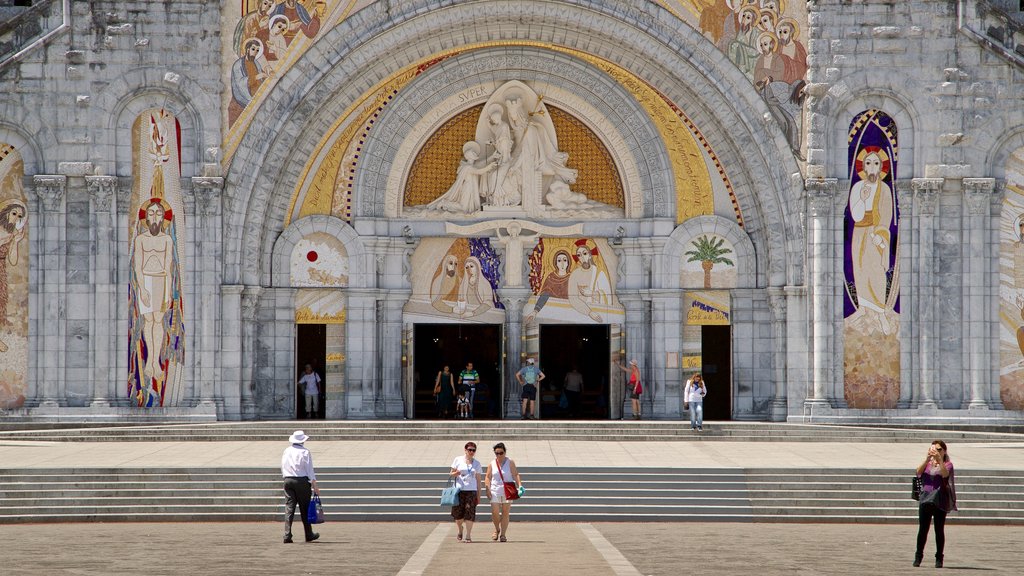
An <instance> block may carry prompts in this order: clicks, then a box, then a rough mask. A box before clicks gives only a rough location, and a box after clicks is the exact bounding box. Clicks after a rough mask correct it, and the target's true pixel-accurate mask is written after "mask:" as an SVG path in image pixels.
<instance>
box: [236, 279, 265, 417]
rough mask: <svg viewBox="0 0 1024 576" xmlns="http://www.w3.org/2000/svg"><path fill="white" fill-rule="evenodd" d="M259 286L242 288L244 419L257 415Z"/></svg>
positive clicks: (241, 389) (242, 389)
mask: <svg viewBox="0 0 1024 576" xmlns="http://www.w3.org/2000/svg"><path fill="white" fill-rule="evenodd" d="M262 291H263V289H262V288H260V287H259V286H246V287H245V288H244V289H243V290H242V343H241V364H242V367H241V374H240V376H241V382H240V386H241V388H240V398H241V411H242V420H252V419H254V418H255V417H256V394H255V388H254V386H253V381H252V375H253V369H254V367H255V365H256V314H257V312H259V306H260V292H262Z"/></svg>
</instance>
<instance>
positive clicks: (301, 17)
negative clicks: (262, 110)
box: [222, 0, 371, 160]
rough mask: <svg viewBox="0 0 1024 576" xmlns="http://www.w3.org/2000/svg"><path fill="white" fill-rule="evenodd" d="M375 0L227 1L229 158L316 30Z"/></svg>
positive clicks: (226, 156)
mask: <svg viewBox="0 0 1024 576" xmlns="http://www.w3.org/2000/svg"><path fill="white" fill-rule="evenodd" d="M370 3H371V0H240V1H236V2H225V3H224V8H223V14H222V16H223V21H224V22H225V29H224V31H223V38H225V39H228V38H230V39H231V40H230V41H225V42H224V62H225V73H226V74H227V77H226V78H225V85H226V86H228V87H230V90H228V91H226V92H228V94H227V98H228V100H227V102H226V104H227V106H226V108H227V122H226V123H225V126H227V127H228V130H227V133H226V134H225V138H224V141H225V142H224V143H225V160H228V159H230V157H231V155H232V154H233V153H234V149H235V146H237V145H238V141H240V140H241V137H242V135H243V134H244V133H245V130H246V129H247V127H248V125H249V124H250V123H251V122H252V121H253V120H254V119H255V118H256V117H257V116H258V108H259V105H260V103H261V101H262V100H263V98H265V97H266V95H267V93H269V91H270V89H271V88H272V87H273V86H274V85H275V84H277V81H278V80H279V79H280V78H281V77H282V76H283V75H284V73H285V72H287V71H288V69H289V68H290V67H291V66H292V65H293V64H294V63H295V62H296V61H297V60H298V59H299V56H301V55H302V54H303V53H304V52H305V51H306V50H308V49H309V47H310V46H312V44H313V42H314V40H315V39H316V38H317V37H318V36H322V35H323V33H324V32H325V31H327V30H329V29H330V28H333V27H334V26H335V25H337V24H338V23H339V22H341V21H342V20H344V19H345V18H346V17H348V15H349V14H351V13H352V12H354V11H355V10H358V9H359V8H362V7H364V6H366V5H369V4H370Z"/></svg>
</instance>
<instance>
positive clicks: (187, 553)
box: [0, 518, 1024, 576]
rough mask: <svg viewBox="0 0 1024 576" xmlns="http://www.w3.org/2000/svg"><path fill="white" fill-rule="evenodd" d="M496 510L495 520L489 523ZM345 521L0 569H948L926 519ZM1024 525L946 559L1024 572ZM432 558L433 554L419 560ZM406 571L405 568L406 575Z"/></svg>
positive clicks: (26, 551)
mask: <svg viewBox="0 0 1024 576" xmlns="http://www.w3.org/2000/svg"><path fill="white" fill-rule="evenodd" d="M481 519H483V518H481ZM437 528H438V525H437V524H433V523H332V524H325V525H323V526H321V527H319V528H318V530H319V531H320V532H321V534H322V537H321V540H320V541H318V542H316V543H314V544H302V543H296V544H291V545H284V544H282V543H281V542H280V531H281V530H280V525H279V524H268V523H237V524H215V523H210V524H207V523H204V524H185V523H168V524H34V525H4V526H0V542H2V543H3V544H2V546H0V573H2V574H4V575H5V576H24V575H33V576H36V575H65V574H66V575H111V574H116V575H121V574H132V575H146V576H149V575H154V576H156V575H165V574H166V575H178V574H188V575H245V576H255V575H262V574H273V575H275V576H277V575H287V576H290V575H307V574H309V575H320V574H341V575H349V574H351V575H359V576H377V575H395V574H399V573H402V574H410V575H412V574H424V575H427V576H433V575H451V574H465V573H468V572H469V571H479V570H484V572H483V573H486V574H489V575H521V574H526V575H528V576H541V575H546V574H552V575H555V574H558V575H563V574H586V575H587V576H603V575H616V576H625V575H633V576H636V575H673V576H675V575H677V574H687V573H694V574H701V576H705V575H733V574H736V575H740V574H757V575H782V574H786V575H792V574H808V575H811V574H814V575H818V574H822V575H826V574H827V575H831V574H837V575H844V574H851V575H853V574H856V575H858V576H863V575H865V574H868V575H874V576H887V575H889V574H923V573H934V571H935V569H934V568H932V567H931V566H932V563H933V559H932V557H931V555H932V554H934V544H933V543H931V542H930V543H929V545H930V548H929V551H928V552H927V553H926V560H925V567H922V568H918V569H915V568H912V567H911V566H910V562H911V559H912V556H913V548H914V537H915V534H916V527H914V526H910V525H871V524H726V523H710V524H696V523H686V524H663V523H656V524H640V523H615V524H610V523H607V524H606V523H598V524H593V525H586V524H574V523H565V524H557V523H521V524H513V525H512V528H511V529H510V531H509V542H507V543H495V542H491V540H490V533H491V526H490V523H489V522H486V521H485V522H480V523H478V524H477V526H476V528H475V529H474V531H473V539H474V540H475V542H474V543H473V544H472V545H466V544H461V543H459V542H457V541H456V539H455V537H454V536H455V529H454V527H453V526H450V525H445V526H443V527H442V528H441V529H440V530H438V529H437ZM1021 541H1024V527H996V526H957V525H956V524H955V521H954V523H953V524H950V525H949V526H948V527H947V543H946V568H947V569H949V570H961V571H963V570H970V571H972V572H973V571H975V570H981V571H985V572H988V573H993V574H1008V575H1019V574H1024V552H1021V549H1020V542H1021ZM417 559H419V562H417ZM403 569H404V570H405V571H404V572H403Z"/></svg>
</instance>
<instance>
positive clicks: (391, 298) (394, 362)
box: [377, 290, 412, 420]
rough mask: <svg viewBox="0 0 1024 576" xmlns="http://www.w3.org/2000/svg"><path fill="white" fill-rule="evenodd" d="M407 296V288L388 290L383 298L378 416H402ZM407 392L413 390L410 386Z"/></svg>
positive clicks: (396, 417)
mask: <svg viewBox="0 0 1024 576" xmlns="http://www.w3.org/2000/svg"><path fill="white" fill-rule="evenodd" d="M408 300H409V292H408V291H406V290H389V291H388V294H387V298H386V299H385V300H383V301H382V308H381V313H382V316H383V318H382V320H383V322H382V323H381V346H380V351H381V357H380V360H379V361H380V366H379V369H380V374H381V382H380V399H381V401H382V403H381V406H379V410H378V411H377V412H378V414H379V415H380V416H383V417H385V418H388V419H392V420H394V419H399V420H400V419H402V418H403V417H404V416H405V400H404V397H403V395H402V363H401V361H400V360H401V358H402V353H403V351H402V309H403V308H404V307H405V303H406V301H408ZM410 393H412V391H411V390H410Z"/></svg>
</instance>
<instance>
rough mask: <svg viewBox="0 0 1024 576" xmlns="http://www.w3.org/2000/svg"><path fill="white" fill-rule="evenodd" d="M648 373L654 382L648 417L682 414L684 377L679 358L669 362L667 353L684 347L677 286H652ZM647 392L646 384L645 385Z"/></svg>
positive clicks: (672, 416)
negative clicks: (654, 287) (652, 401)
mask: <svg viewBox="0 0 1024 576" xmlns="http://www.w3.org/2000/svg"><path fill="white" fill-rule="evenodd" d="M650 321H651V346H650V355H649V358H650V359H651V367H650V369H649V370H648V373H649V374H651V377H650V378H651V380H652V384H654V385H655V386H656V390H654V391H655V392H656V395H655V396H654V398H653V400H654V404H653V410H652V412H651V414H650V415H651V417H654V416H657V417H658V418H669V419H672V420H678V419H680V418H682V416H683V414H682V388H683V382H682V380H683V377H682V369H681V368H680V364H679V363H680V362H681V359H678V360H677V362H676V366H675V367H674V368H669V366H668V356H669V354H670V353H671V354H676V355H677V356H676V357H677V358H678V355H679V353H680V352H682V349H683V342H682V332H681V331H680V330H679V326H680V324H682V322H683V316H682V310H681V301H680V298H679V292H678V291H676V290H671V291H669V290H664V291H663V290H651V319H650ZM644 387H645V392H646V384H645V385H644Z"/></svg>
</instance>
